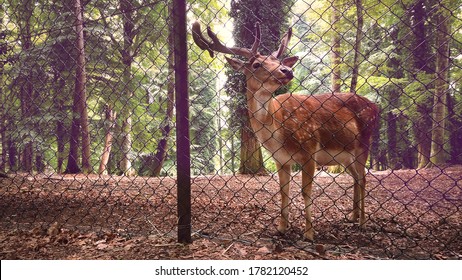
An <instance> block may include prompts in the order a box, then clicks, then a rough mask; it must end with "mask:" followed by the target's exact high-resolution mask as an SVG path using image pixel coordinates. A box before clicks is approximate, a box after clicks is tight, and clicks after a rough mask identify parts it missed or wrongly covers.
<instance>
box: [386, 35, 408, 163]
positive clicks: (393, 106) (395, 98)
mask: <svg viewBox="0 0 462 280" xmlns="http://www.w3.org/2000/svg"><path fill="white" fill-rule="evenodd" d="M399 31H400V30H399V27H397V28H394V29H393V30H392V31H391V32H390V37H391V40H392V44H393V45H394V46H395V50H394V53H395V54H396V56H392V57H390V59H389V60H388V67H389V68H390V70H391V73H390V78H395V79H401V78H403V77H404V75H403V72H402V68H401V59H400V58H401V53H402V52H401V45H402V43H401V41H400V38H399ZM387 89H388V90H387V91H386V94H387V95H388V96H387V97H386V99H387V100H388V106H387V107H386V108H384V110H386V111H387V112H386V118H387V121H386V125H387V139H388V142H387V143H388V145H387V146H388V147H387V158H388V160H387V162H388V164H389V167H390V168H391V169H399V168H401V167H402V166H401V164H400V162H402V160H400V157H399V155H398V151H397V149H398V137H397V133H398V122H397V118H398V116H399V114H397V113H396V112H397V111H399V108H400V99H399V96H400V89H399V87H398V86H395V85H390V86H388V87H387Z"/></svg>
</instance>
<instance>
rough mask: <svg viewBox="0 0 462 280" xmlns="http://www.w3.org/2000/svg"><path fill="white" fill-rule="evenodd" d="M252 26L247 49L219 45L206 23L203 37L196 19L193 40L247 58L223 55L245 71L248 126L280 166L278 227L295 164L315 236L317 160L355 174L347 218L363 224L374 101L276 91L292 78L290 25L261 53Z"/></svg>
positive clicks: (308, 234)
mask: <svg viewBox="0 0 462 280" xmlns="http://www.w3.org/2000/svg"><path fill="white" fill-rule="evenodd" d="M255 29H256V31H255V41H254V43H253V45H252V47H251V48H250V49H249V48H241V47H227V46H225V45H223V44H222V43H221V42H220V40H219V39H218V37H217V35H216V34H215V33H213V32H212V30H211V29H210V27H207V34H208V37H210V39H207V38H205V37H204V35H203V34H202V32H201V27H200V24H199V23H198V22H195V23H194V24H193V26H192V35H193V39H194V42H195V43H196V44H197V45H198V46H199V47H200V48H201V49H202V50H207V51H208V52H209V53H210V55H211V56H212V57H213V56H214V52H218V53H223V54H229V55H233V56H234V55H237V56H242V57H244V58H245V59H246V60H245V61H242V60H240V59H238V58H235V57H225V58H226V60H227V62H228V63H229V64H230V65H231V67H232V68H233V69H234V70H236V71H241V72H243V73H244V74H245V77H246V79H247V93H246V95H247V106H248V112H249V117H250V124H251V127H252V129H253V131H254V133H255V135H256V137H257V139H258V141H259V142H260V143H261V144H262V145H263V147H265V148H266V149H267V150H268V151H269V152H270V153H271V155H272V157H273V159H274V160H275V162H276V166H277V168H278V176H279V185H280V195H281V218H280V221H279V225H278V231H279V232H281V233H285V232H286V231H287V229H288V225H289V200H290V199H289V190H290V184H289V183H290V179H291V170H292V165H293V164H299V165H300V166H301V170H302V195H303V199H304V203H305V220H306V225H305V231H304V237H305V238H306V239H308V240H311V241H312V240H313V238H314V229H313V223H312V218H311V216H312V215H311V206H312V203H313V199H312V185H313V177H314V174H315V169H316V165H319V166H326V165H327V166H328V165H338V164H341V165H343V166H344V167H345V168H346V169H347V170H348V172H349V173H350V175H351V176H352V177H353V179H354V186H353V211H352V214H351V216H350V217H349V219H350V220H351V221H352V222H359V225H360V226H361V227H364V225H365V223H366V214H365V209H364V208H365V207H364V203H365V201H364V199H365V193H366V191H365V189H366V170H365V165H366V161H367V157H368V154H369V146H370V138H371V134H372V131H373V128H374V126H375V124H376V122H377V120H378V114H379V110H378V108H377V106H376V105H375V104H374V103H372V102H371V101H369V100H368V99H366V98H364V97H361V96H359V95H357V94H354V93H326V94H321V95H301V94H292V93H286V94H281V95H278V96H276V97H274V96H273V95H274V92H275V91H276V90H277V89H278V88H280V87H281V86H283V85H286V84H287V83H289V82H290V81H291V80H292V79H293V78H294V74H293V71H292V67H293V66H294V64H295V63H296V62H297V61H298V57H296V56H291V57H283V56H284V54H285V52H286V50H287V46H288V43H289V40H290V37H291V36H292V30H291V29H289V31H288V32H287V33H286V34H285V35H284V36H283V38H282V40H281V44H280V46H279V49H278V50H277V51H275V52H273V53H272V54H270V55H262V54H260V53H259V52H258V48H259V46H260V42H261V32H260V26H259V24H258V23H257V24H256V25H255Z"/></svg>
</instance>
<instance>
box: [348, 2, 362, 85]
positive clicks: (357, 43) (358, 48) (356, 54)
mask: <svg viewBox="0 0 462 280" xmlns="http://www.w3.org/2000/svg"><path fill="white" fill-rule="evenodd" d="M355 5H356V18H357V24H356V38H355V44H354V47H353V49H354V59H353V69H352V73H351V85H350V91H351V92H356V87H357V84H358V75H359V62H360V61H359V60H360V58H359V57H360V55H361V41H362V40H363V25H364V15H363V3H362V0H355Z"/></svg>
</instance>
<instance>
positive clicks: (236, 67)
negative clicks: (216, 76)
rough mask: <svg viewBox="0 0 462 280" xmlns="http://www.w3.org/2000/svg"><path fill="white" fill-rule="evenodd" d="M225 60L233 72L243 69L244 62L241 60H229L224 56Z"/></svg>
mask: <svg viewBox="0 0 462 280" xmlns="http://www.w3.org/2000/svg"><path fill="white" fill-rule="evenodd" d="M225 58H226V60H227V61H228V63H229V65H231V67H233V69H234V70H236V71H240V70H241V69H242V67H244V62H243V61H242V60H239V59H237V58H229V57H227V56H225Z"/></svg>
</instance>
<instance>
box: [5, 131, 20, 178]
mask: <svg viewBox="0 0 462 280" xmlns="http://www.w3.org/2000/svg"><path fill="white" fill-rule="evenodd" d="M7 143H8V165H9V166H10V171H13V172H14V171H17V170H18V159H17V156H18V149H17V148H16V144H15V143H14V142H13V140H11V138H8V140H7Z"/></svg>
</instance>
